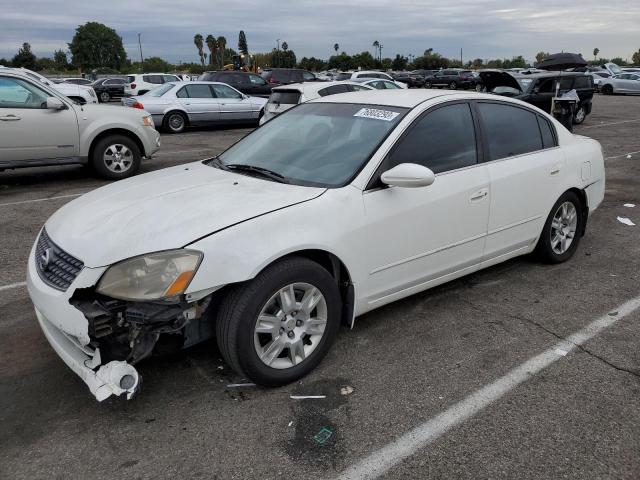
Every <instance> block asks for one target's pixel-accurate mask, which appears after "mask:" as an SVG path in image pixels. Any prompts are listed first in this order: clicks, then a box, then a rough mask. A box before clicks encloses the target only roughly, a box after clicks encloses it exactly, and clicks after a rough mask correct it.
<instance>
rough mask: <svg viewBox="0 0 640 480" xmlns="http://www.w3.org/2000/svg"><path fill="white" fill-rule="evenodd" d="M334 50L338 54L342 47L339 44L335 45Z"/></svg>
mask: <svg viewBox="0 0 640 480" xmlns="http://www.w3.org/2000/svg"><path fill="white" fill-rule="evenodd" d="M333 49H334V50H335V51H336V53H338V50H340V45H339V44H337V43H334V44H333Z"/></svg>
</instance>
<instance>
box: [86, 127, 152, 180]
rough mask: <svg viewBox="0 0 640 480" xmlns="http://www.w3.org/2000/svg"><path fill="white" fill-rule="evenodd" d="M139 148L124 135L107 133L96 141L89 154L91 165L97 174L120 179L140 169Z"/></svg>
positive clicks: (110, 178)
mask: <svg viewBox="0 0 640 480" xmlns="http://www.w3.org/2000/svg"><path fill="white" fill-rule="evenodd" d="M140 161H141V155H140V148H138V145H137V144H136V142H134V141H133V140H132V139H130V138H129V137H125V136H124V135H108V136H106V137H104V138H103V139H101V140H100V141H98V143H97V144H96V145H95V146H94V147H93V149H92V154H91V159H90V162H91V166H92V167H93V169H94V170H95V171H96V173H97V174H98V175H100V176H101V177H102V178H107V179H109V180H120V179H123V178H127V177H130V176H132V175H135V173H136V172H137V171H138V170H139V169H140Z"/></svg>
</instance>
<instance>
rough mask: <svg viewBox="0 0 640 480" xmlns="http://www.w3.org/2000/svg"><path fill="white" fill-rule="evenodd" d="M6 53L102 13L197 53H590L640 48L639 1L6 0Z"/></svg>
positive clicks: (162, 48)
mask: <svg viewBox="0 0 640 480" xmlns="http://www.w3.org/2000/svg"><path fill="white" fill-rule="evenodd" d="M0 12H1V13H0V57H7V58H10V57H12V56H13V55H15V53H16V52H17V51H18V48H19V47H20V46H21V45H22V43H23V42H29V43H30V44H31V46H32V50H33V52H34V53H35V54H36V55H37V56H43V57H44V56H52V55H53V51H54V50H57V49H63V50H67V43H68V42H70V41H71V39H72V37H73V35H74V31H75V28H76V27H77V26H78V25H81V24H83V23H85V22H88V21H97V22H101V23H104V24H106V25H108V26H109V27H111V28H114V29H115V30H116V31H117V32H118V34H119V35H120V36H121V37H122V40H123V42H124V46H125V49H126V51H127V54H128V55H129V57H130V58H132V59H138V58H139V55H140V54H139V50H138V43H137V42H138V33H140V34H142V37H141V38H142V48H143V54H144V56H145V57H151V56H160V57H162V58H164V59H165V60H168V61H170V62H179V61H184V62H197V61H198V56H197V50H196V48H195V46H194V44H193V36H194V35H195V34H196V33H201V34H202V35H203V36H205V37H206V36H207V35H208V34H209V33H211V34H213V35H214V36H216V37H217V36H220V35H223V36H225V37H226V38H227V43H228V45H229V46H231V47H234V48H236V47H237V41H238V40H237V39H238V32H239V31H240V30H244V31H245V33H246V36H247V43H248V46H249V50H250V52H251V53H257V52H267V51H270V50H271V49H272V48H274V47H276V45H277V40H278V39H280V42H282V41H283V40H284V41H286V42H287V44H288V45H289V48H290V49H292V50H294V51H295V53H296V56H297V57H298V59H300V58H302V57H303V56H307V57H310V56H315V57H319V58H325V59H326V58H328V57H329V55H331V54H333V45H334V44H335V43H338V44H339V45H340V51H346V52H347V53H349V54H354V53H358V52H362V51H370V52H373V47H372V46H371V45H372V43H373V41H374V40H378V41H379V42H380V43H381V44H382V45H383V50H382V53H383V56H389V57H393V56H395V54H397V53H399V54H401V55H404V56H407V55H409V54H412V55H416V56H419V55H421V54H422V52H424V50H426V49H427V48H433V49H434V50H435V51H437V52H439V53H441V54H442V55H444V56H447V57H452V58H459V57H460V49H462V55H463V58H464V60H465V61H467V60H470V59H474V58H482V59H489V58H511V57H513V56H515V55H523V56H524V57H525V58H526V59H527V60H533V58H534V57H535V54H536V53H537V52H539V51H546V52H550V53H555V52H560V51H565V52H575V53H582V54H583V55H584V56H585V58H592V56H593V54H592V52H593V49H594V48H596V47H597V48H599V49H600V56H601V57H608V58H611V57H617V56H619V57H622V58H629V59H630V58H631V55H632V53H633V52H634V51H637V50H638V49H640V28H639V26H640V1H638V0H606V1H603V0H565V1H551V0H537V1H528V2H517V1H504V0H473V1H469V0H456V1H454V2H447V1H442V0H438V1H432V0H367V1H355V0H277V1H273V0H262V1H259V0H243V1H238V0H129V1H121V0H106V1H105V0H102V1H96V0H20V1H17V0H0Z"/></svg>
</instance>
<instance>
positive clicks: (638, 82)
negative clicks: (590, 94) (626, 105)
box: [599, 73, 640, 95]
mask: <svg viewBox="0 0 640 480" xmlns="http://www.w3.org/2000/svg"><path fill="white" fill-rule="evenodd" d="M599 87H600V91H601V92H602V93H604V94H605V95H612V94H617V93H627V94H636V95H640V73H621V74H619V75H615V76H613V77H610V78H603V79H602V81H601V82H600V85H599Z"/></svg>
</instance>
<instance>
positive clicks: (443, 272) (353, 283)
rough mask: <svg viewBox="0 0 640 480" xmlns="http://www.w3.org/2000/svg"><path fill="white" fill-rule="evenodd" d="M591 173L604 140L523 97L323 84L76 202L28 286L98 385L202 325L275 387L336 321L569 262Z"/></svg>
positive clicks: (105, 389) (197, 332) (130, 386)
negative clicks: (337, 88) (273, 113)
mask: <svg viewBox="0 0 640 480" xmlns="http://www.w3.org/2000/svg"><path fill="white" fill-rule="evenodd" d="M104 108H107V107H104ZM498 160H499V161H498ZM408 162H410V163H408ZM390 187H393V188H390ZM604 187H605V173H604V159H603V154H602V149H601V146H600V144H599V143H598V142H597V141H595V140H593V139H591V138H587V137H583V136H578V135H572V134H571V133H570V132H569V131H567V130H566V129H565V128H564V127H563V126H562V125H561V124H560V123H559V122H557V121H556V120H554V119H553V118H551V117H550V116H549V115H547V114H545V113H543V112H541V111H539V110H538V109H534V108H532V107H531V106H530V105H527V104H526V103H524V102H520V101H518V100H513V99H509V98H506V97H499V96H489V95H484V94H478V93H464V94H460V93H451V92H436V91H425V90H409V91H402V92H380V91H372V92H359V93H347V94H344V95H337V96H329V97H322V98H318V99H315V100H312V101H311V102H307V103H305V104H303V105H299V106H298V107H296V108H294V109H292V110H290V111H288V112H286V113H285V114H283V115H280V116H278V117H277V118H275V119H273V120H272V121H270V122H268V123H266V124H265V125H264V126H262V127H261V128H258V129H256V130H254V131H253V132H252V133H250V134H249V135H247V136H246V137H244V138H243V139H242V140H240V141H239V142H237V143H236V144H234V145H233V146H232V147H230V148H229V149H228V150H226V151H225V152H224V153H222V154H220V155H218V156H216V157H214V158H210V159H208V160H204V161H199V162H194V163H191V164H188V165H179V166H176V167H173V168H166V169H163V170H160V171H156V172H152V173H148V174H145V175H142V176H140V177H136V178H134V179H130V180H128V181H127V182H126V183H124V184H113V185H109V186H106V187H102V188H99V189H97V190H93V191H92V192H90V193H88V194H86V195H85V196H82V197H79V198H78V199H75V200H73V201H71V202H69V203H68V204H67V205H66V206H65V207H63V208H62V209H60V210H58V211H57V212H56V213H54V214H53V215H52V216H51V217H50V218H49V219H48V220H47V221H46V223H45V224H44V226H43V228H42V230H41V231H40V233H39V235H38V238H37V239H36V241H35V243H34V246H33V248H32V251H31V254H30V255H29V259H28V265H27V287H28V292H29V295H30V298H31V300H32V301H33V304H34V306H35V311H36V316H37V319H38V322H39V324H40V326H41V328H42V330H43V332H44V335H45V337H46V338H47V339H48V341H49V342H50V344H51V345H52V346H53V348H54V350H55V351H56V352H57V353H58V354H59V355H60V357H61V359H62V360H63V361H64V362H65V363H66V364H67V365H68V366H69V367H70V368H71V370H73V371H74V372H75V373H76V374H77V375H79V376H80V378H81V379H82V380H83V381H84V382H85V383H86V384H87V386H88V387H89V389H90V391H91V392H92V394H93V395H95V397H96V398H97V399H98V400H103V399H105V398H107V397H109V396H110V395H122V394H124V395H126V396H127V397H131V396H132V395H134V394H135V393H136V391H137V389H138V386H139V384H140V374H139V373H138V372H137V370H136V368H135V366H134V365H135V364H136V363H137V362H140V361H142V360H144V359H145V358H147V357H149V356H150V355H151V354H152V353H153V352H154V349H155V345H156V344H158V345H162V347H165V352H166V351H167V348H166V347H168V346H173V349H174V351H175V350H179V349H181V348H185V347H188V346H191V345H193V344H195V343H198V342H201V341H203V340H206V339H209V338H212V337H215V339H216V340H217V342H218V345H219V348H220V352H221V354H222V357H223V358H224V359H225V360H226V362H227V363H228V364H229V365H230V366H231V367H232V368H233V369H234V370H236V372H238V375H240V376H242V377H244V378H247V379H248V381H251V382H254V383H257V384H260V385H264V386H269V387H275V386H280V385H285V384H288V383H290V382H294V381H297V380H299V379H300V378H302V377H303V376H304V375H306V374H308V373H309V372H311V371H312V370H313V369H314V368H316V367H317V366H318V364H319V363H320V362H321V360H322V359H323V357H324V356H325V355H326V354H327V352H328V351H329V349H330V347H331V345H332V343H333V341H334V339H335V338H336V336H337V334H338V333H339V326H340V324H341V322H344V323H346V324H347V325H350V326H353V324H354V320H355V318H356V317H357V316H359V315H362V314H364V313H365V312H368V311H371V310H373V309H375V308H378V307H381V306H383V305H385V304H388V303H391V302H393V301H395V300H399V299H401V298H404V297H407V296H410V295H412V294H415V293H418V292H421V291H423V290H426V289H428V288H431V287H434V286H436V285H439V284H442V283H445V282H448V281H450V280H453V279H455V278H458V277H461V276H463V275H466V274H469V273H472V272H475V271H478V270H480V269H483V268H486V267H489V266H492V265H495V264H498V263H500V262H503V261H505V260H508V259H511V258H514V257H517V256H519V255H525V254H528V253H531V252H534V251H535V252H536V253H537V255H538V256H539V257H540V258H542V259H543V260H544V261H546V262H550V263H560V262H564V261H567V260H569V259H570V258H571V257H572V256H573V255H574V253H575V252H576V251H577V249H578V246H579V243H580V240H581V237H582V236H583V235H584V233H585V229H586V226H587V222H588V219H589V217H590V215H591V214H592V213H593V211H594V210H595V209H596V208H597V207H598V206H599V205H600V203H601V202H602V199H603V196H604ZM416 219H418V220H419V221H416ZM51 258H57V259H60V261H61V262H62V264H63V265H64V266H65V267H66V269H65V272H66V273H63V272H60V269H59V268H54V265H53V263H52V262H51V261H50V259H51ZM541 268H542V267H541ZM214 332H215V334H214ZM132 339H134V340H132ZM380 342H381V343H384V339H380Z"/></svg>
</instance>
